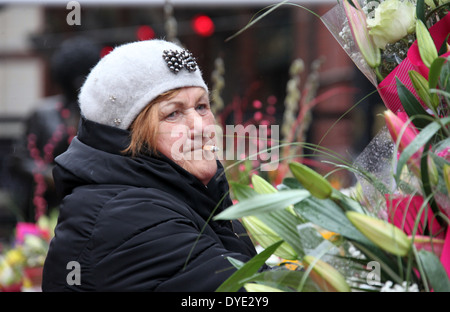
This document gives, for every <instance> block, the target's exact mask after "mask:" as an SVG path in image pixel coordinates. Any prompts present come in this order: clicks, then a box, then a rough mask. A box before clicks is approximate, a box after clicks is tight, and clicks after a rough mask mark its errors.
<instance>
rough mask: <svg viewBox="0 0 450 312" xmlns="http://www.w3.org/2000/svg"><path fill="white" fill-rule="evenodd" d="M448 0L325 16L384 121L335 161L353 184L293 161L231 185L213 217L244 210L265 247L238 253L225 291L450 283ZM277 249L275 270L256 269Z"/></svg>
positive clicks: (349, 5) (420, 287)
mask: <svg viewBox="0 0 450 312" xmlns="http://www.w3.org/2000/svg"><path fill="white" fill-rule="evenodd" d="M449 2H450V1H441V0H439V1H434V0H430V1H424V0H417V1H413V0H411V1H410V0H403V1H401V0H385V1H358V0H353V1H351V0H344V1H342V2H339V3H338V4H337V5H336V7H335V8H333V9H332V10H331V11H330V12H328V13H327V14H326V15H324V16H323V17H322V20H323V22H324V23H325V24H326V25H327V27H328V29H329V30H330V31H331V33H332V34H333V35H334V36H335V38H336V39H337V40H338V41H339V42H340V43H341V45H342V47H343V48H344V49H345V51H347V53H348V54H349V56H350V57H351V58H352V60H353V61H354V62H355V64H356V65H357V66H358V68H359V69H360V70H361V71H362V72H363V73H364V74H365V75H366V76H367V77H368V79H369V80H370V81H371V82H372V83H373V84H374V85H375V86H376V87H377V90H378V92H379V93H380V95H381V97H382V99H383V101H384V103H385V105H386V106H387V108H388V110H387V111H386V112H385V113H384V118H385V121H386V127H385V129H383V131H381V132H380V133H379V134H378V135H377V136H376V137H375V138H374V140H373V141H372V142H371V143H370V144H369V146H368V147H367V148H366V149H365V151H363V153H362V155H361V156H360V157H358V159H356V161H355V162H354V163H353V164H349V163H347V162H345V161H342V162H341V163H333V165H334V166H336V168H337V169H336V170H341V169H346V170H350V171H351V172H353V173H355V175H356V176H357V178H358V184H357V185H356V186H355V187H354V188H352V189H351V190H337V189H334V188H333V187H332V186H331V185H330V183H329V181H328V180H327V179H326V178H325V177H323V176H321V175H320V174H318V173H317V172H315V171H314V170H312V169H311V168H309V167H308V166H305V165H304V164H301V163H296V162H291V163H290V164H289V169H290V173H291V175H292V177H285V179H284V180H283V182H282V183H281V184H279V185H277V186H276V188H275V187H274V186H272V185H271V184H270V183H268V182H267V181H265V180H264V179H262V178H261V177H259V176H257V175H254V176H253V177H252V181H251V182H252V183H251V186H248V185H242V184H238V183H232V184H231V186H232V191H233V195H234V197H235V198H236V199H237V200H238V203H237V204H235V205H234V206H232V207H230V208H229V209H227V210H226V211H224V212H222V213H221V214H219V215H218V216H216V219H233V218H241V219H242V221H243V223H244V225H245V226H246V228H247V229H248V231H249V233H250V235H251V237H252V239H253V240H254V242H255V244H259V245H261V246H262V247H263V248H264V250H263V251H262V252H261V253H259V254H258V255H257V256H255V257H254V258H253V259H252V260H250V261H249V262H247V263H240V262H238V261H236V260H235V259H230V262H231V263H232V264H233V265H234V266H235V267H237V268H238V270H237V272H236V273H235V274H233V275H232V276H231V277H230V278H229V279H228V280H227V281H226V282H225V283H224V284H222V285H221V286H220V287H219V289H218V291H234V290H238V289H239V288H240V287H245V288H246V289H247V290H249V291H261V290H262V291H275V290H277V291H280V290H281V291H351V290H366V291H399V290H400V291H450V278H449V277H450V231H449V224H450V129H449V125H450V117H448V110H449V101H450V85H449V83H448V82H449V78H450V64H449V62H448V59H447V54H448V52H447V50H448V45H447V40H448V38H449V33H450V24H449V23H450V16H449V15H448V14H447V11H446V8H447V5H449V7H450V3H449ZM317 149H318V150H319V151H320V147H318V148H317ZM327 152H328V151H327ZM333 160H334V161H335V160H336V158H334V159H333ZM329 163H331V162H329ZM273 254H274V255H278V257H279V259H280V263H279V266H278V267H277V269H275V270H272V271H269V272H263V273H258V272H257V271H258V269H259V268H260V266H261V265H262V264H263V263H264V262H265V261H266V260H267V259H268V257H270V256H272V255H273ZM286 263H289V266H286ZM286 268H288V269H286Z"/></svg>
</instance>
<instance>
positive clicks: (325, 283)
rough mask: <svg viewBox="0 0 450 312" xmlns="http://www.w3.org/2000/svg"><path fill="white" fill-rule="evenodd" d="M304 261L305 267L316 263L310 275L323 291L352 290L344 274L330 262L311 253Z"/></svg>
mask: <svg viewBox="0 0 450 312" xmlns="http://www.w3.org/2000/svg"><path fill="white" fill-rule="evenodd" d="M303 262H304V265H305V267H309V266H311V265H314V266H313V267H312V270H311V272H310V274H309V276H310V277H311V279H312V280H313V281H314V282H315V283H316V284H317V285H318V286H319V287H320V288H321V289H322V290H323V291H332V292H337V291H339V292H349V291H350V287H349V286H348V284H347V282H346V280H345V278H344V276H342V274H341V273H339V271H338V270H336V269H335V268H333V267H332V266H331V265H329V264H328V263H326V262H324V261H322V260H320V259H316V258H315V257H313V256H309V255H308V256H304V257H303Z"/></svg>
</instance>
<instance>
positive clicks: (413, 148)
mask: <svg viewBox="0 0 450 312" xmlns="http://www.w3.org/2000/svg"><path fill="white" fill-rule="evenodd" d="M449 123H450V117H446V118H442V119H440V120H435V121H433V122H432V123H430V124H429V125H428V126H426V127H425V128H424V129H422V131H420V133H419V134H418V135H417V137H416V138H415V139H414V140H413V141H412V142H411V143H410V144H409V145H408V146H407V147H406V148H405V149H404V151H403V152H402V154H401V155H400V158H399V160H398V163H397V169H396V170H397V171H396V173H395V177H396V179H397V180H400V175H401V172H402V170H403V167H404V166H405V164H406V162H407V161H408V159H409V158H410V157H411V156H412V155H413V154H414V153H416V152H417V151H418V150H419V149H420V148H421V147H423V146H424V145H425V144H426V143H427V142H429V141H430V139H431V138H432V137H433V136H434V135H435V134H436V133H437V132H438V131H439V130H440V129H441V128H442V127H445V126H447V125H448V124H449Z"/></svg>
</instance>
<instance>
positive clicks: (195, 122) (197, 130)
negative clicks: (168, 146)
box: [186, 111, 204, 138]
mask: <svg viewBox="0 0 450 312" xmlns="http://www.w3.org/2000/svg"><path fill="white" fill-rule="evenodd" d="M186 125H187V126H188V128H189V131H190V134H191V137H192V138H193V137H197V136H202V133H203V127H204V125H203V119H202V117H201V116H200V115H199V114H198V113H197V112H195V111H194V112H191V113H190V114H188V116H187V118H186Z"/></svg>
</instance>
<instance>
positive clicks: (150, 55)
mask: <svg viewBox="0 0 450 312" xmlns="http://www.w3.org/2000/svg"><path fill="white" fill-rule="evenodd" d="M181 87H202V88H204V89H205V90H208V87H207V86H206V84H205V82H204V81H203V78H202V74H201V71H200V69H199V68H198V67H197V63H196V62H195V59H194V58H193V57H192V55H191V54H190V53H189V52H188V51H187V50H185V49H183V48H181V47H180V46H178V45H176V44H174V43H172V42H168V41H164V40H157V39H154V40H147V41H139V42H133V43H128V44H124V45H122V46H119V47H117V48H115V49H114V50H113V51H112V52H110V53H109V54H108V55H106V56H105V57H104V58H102V59H101V60H100V62H98V64H97V65H96V66H95V67H94V68H93V69H92V71H91V72H90V74H89V75H88V77H87V79H86V81H85V83H84V85H83V86H82V88H81V91H80V95H79V104H80V109H81V114H82V115H83V116H84V117H85V118H87V119H89V120H92V121H95V122H98V123H101V124H104V125H109V126H113V127H117V128H121V129H128V127H129V126H130V125H131V123H132V122H133V120H134V119H135V118H136V116H137V115H138V114H139V113H140V112H141V111H142V109H143V108H144V107H145V106H146V105H147V104H149V103H150V102H151V101H152V100H153V99H155V98H156V97H157V96H158V95H160V94H161V93H164V92H166V91H169V90H172V89H176V88H181Z"/></svg>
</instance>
